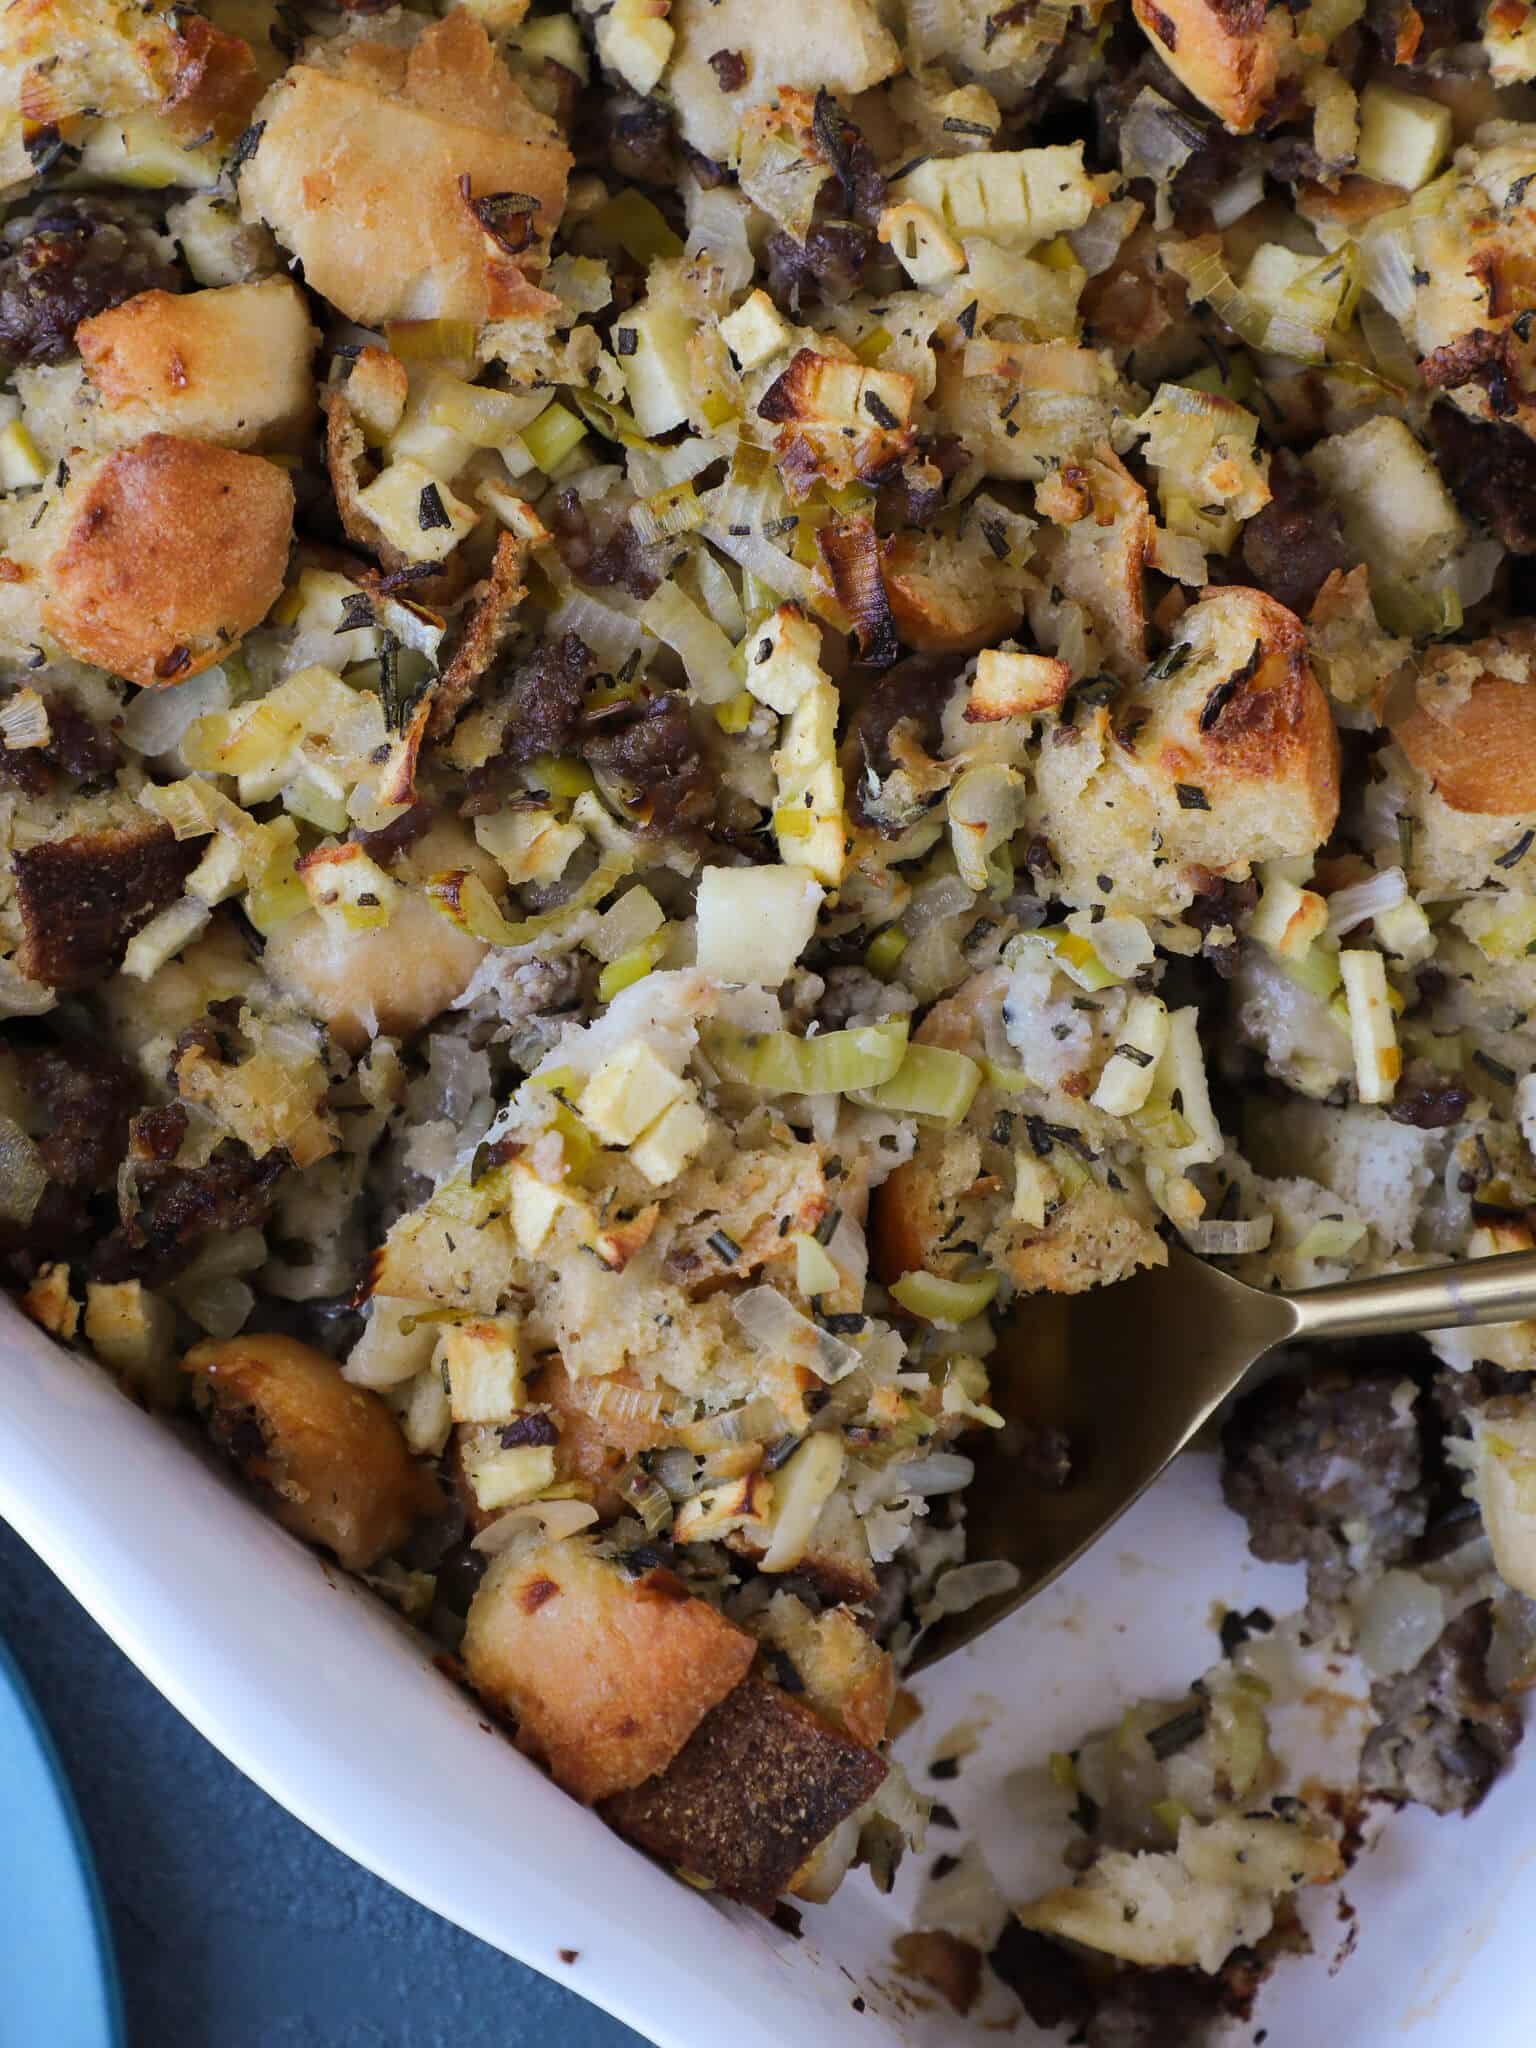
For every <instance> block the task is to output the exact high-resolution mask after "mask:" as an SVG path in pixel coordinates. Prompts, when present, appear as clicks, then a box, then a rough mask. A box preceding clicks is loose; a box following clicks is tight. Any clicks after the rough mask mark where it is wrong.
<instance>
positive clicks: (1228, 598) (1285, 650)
mask: <svg viewBox="0 0 1536 2048" xmlns="http://www.w3.org/2000/svg"><path fill="white" fill-rule="evenodd" d="M1200 602H1201V604H1202V605H1205V604H1215V605H1219V608H1220V624H1219V628H1218V634H1219V644H1233V643H1236V642H1239V641H1243V642H1248V643H1249V644H1251V646H1252V648H1253V650H1254V652H1255V654H1256V655H1257V657H1258V659H1257V664H1256V666H1254V667H1253V668H1252V669H1251V670H1250V671H1249V673H1248V674H1246V675H1241V674H1239V675H1238V680H1237V681H1236V683H1235V687H1233V688H1231V689H1229V690H1227V689H1225V688H1224V695H1223V697H1222V699H1221V701H1220V703H1219V704H1214V705H1213V703H1212V699H1211V696H1210V695H1209V694H1207V693H1206V692H1205V691H1204V690H1203V689H1202V688H1201V687H1200V686H1199V684H1198V683H1197V682H1196V680H1195V668H1194V665H1193V664H1191V665H1190V671H1189V674H1190V681H1189V683H1188V684H1183V683H1180V682H1179V681H1177V680H1176V681H1175V683H1174V687H1173V688H1172V689H1171V690H1169V691H1168V692H1167V696H1166V699H1165V709H1164V711H1163V715H1162V717H1161V718H1160V720H1159V724H1160V726H1161V733H1160V736H1159V741H1158V744H1157V746H1156V748H1155V749H1154V750H1153V753H1152V760H1153V763H1154V767H1155V769H1156V770H1158V771H1161V773H1162V774H1163V775H1165V776H1166V778H1167V780H1168V781H1169V782H1171V783H1175V784H1178V783H1184V784H1196V785H1199V786H1200V787H1202V788H1203V789H1204V790H1205V791H1206V794H1207V795H1208V796H1209V797H1210V798H1211V799H1212V801H1213V804H1214V803H1215V801H1216V799H1218V798H1220V797H1229V798H1232V797H1239V796H1241V795H1244V794H1246V793H1248V792H1251V791H1252V790H1253V789H1255V788H1263V787H1264V786H1265V785H1284V788H1285V790H1286V792H1287V794H1286V799H1285V800H1286V802H1287V803H1288V804H1292V805H1300V806H1301V807H1302V810H1303V811H1304V813H1305V815H1306V817H1307V819H1308V820H1309V821H1310V828H1311V829H1312V831H1313V832H1314V834H1315V838H1314V844H1317V845H1320V844H1321V843H1322V841H1323V840H1324V839H1326V838H1327V836H1328V834H1329V833H1330V832H1331V831H1332V830H1333V826H1334V821H1335V820H1336V818H1337V817H1338V811H1339V736H1338V731H1337V729H1336V727H1335V726H1334V723H1333V716H1332V713H1331V712H1330V710H1329V708H1328V699H1327V698H1326V697H1325V696H1324V694H1323V691H1322V688H1321V686H1320V685H1319V683H1318V681H1317V678H1316V676H1315V675H1314V674H1313V673H1312V665H1311V662H1310V660H1309V658H1308V654H1307V634H1306V628H1305V627H1304V626H1303V625H1302V623H1301V621H1300V620H1299V619H1298V618H1297V617H1296V615H1295V613H1294V612H1290V611H1287V610H1286V608H1285V606H1284V605H1283V604H1279V603H1277V602H1276V601H1275V599H1274V598H1272V597H1269V596H1267V595H1266V594H1265V593H1264V592H1263V591H1261V590H1245V589H1242V588H1238V587H1235V586H1232V585H1227V586H1219V585H1215V584H1212V585H1209V586H1208V587H1207V588H1206V589H1204V590H1202V591H1201V593H1200ZM1195 617H1196V613H1195V612H1193V611H1191V612H1190V613H1187V614H1186V615H1185V618H1186V625H1191V624H1192V623H1193V621H1194V619H1195Z"/></svg>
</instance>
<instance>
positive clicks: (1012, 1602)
mask: <svg viewBox="0 0 1536 2048" xmlns="http://www.w3.org/2000/svg"><path fill="white" fill-rule="evenodd" d="M1531 1315H1536V1252H1511V1253H1509V1254H1507V1255H1505V1256H1502V1257H1499V1258H1491V1259H1474V1260H1472V1261H1470V1262H1469V1263H1467V1264H1465V1265H1459V1266H1433V1267H1429V1268H1426V1269H1425V1270H1424V1271H1422V1272H1415V1273H1389V1274H1385V1275H1383V1276H1382V1277H1381V1278H1379V1279H1374V1280H1349V1281H1345V1282H1344V1283H1343V1284H1342V1285H1341V1286H1337V1287H1318V1288H1313V1289H1311V1290H1309V1291H1308V1292H1306V1293H1303V1294H1266V1293H1263V1292H1261V1290H1260V1289H1259V1288H1257V1287H1249V1286H1248V1285H1247V1284H1246V1283H1245V1282H1243V1281H1241V1280H1234V1279H1233V1277H1232V1275H1231V1274H1230V1273H1224V1272H1222V1271H1221V1270H1220V1269H1219V1268H1218V1267H1216V1266H1212V1265H1207V1264H1206V1263H1205V1261H1204V1260H1203V1259H1197V1258H1195V1257H1194V1256H1193V1254H1191V1253H1189V1252H1186V1251H1183V1250H1181V1249H1178V1248H1173V1249H1170V1251H1169V1254H1168V1263H1167V1265H1166V1266H1161V1267H1156V1268H1152V1269H1149V1270H1147V1271H1144V1272H1141V1273H1137V1274H1135V1275H1134V1276H1133V1277H1132V1278H1131V1279H1129V1280H1122V1281H1120V1282H1118V1283H1117V1284H1116V1285H1115V1286H1113V1287H1101V1288H1096V1289H1094V1290H1093V1291H1092V1292H1090V1293H1087V1294H1074V1295H1036V1296H1031V1297H1028V1298H1027V1299H1025V1300H1024V1301H1023V1302H1021V1304H1020V1306H1019V1309H1018V1312H1017V1314H1016V1315H1015V1317H1014V1319H1013V1321H1012V1323H1011V1324H1010V1325H1009V1326H1008V1327H1007V1329H1005V1331H1004V1333H1003V1339H1002V1342H1001V1344H1000V1345H999V1346H998V1349H997V1351H996V1352H995V1353H994V1354H993V1356H992V1357H991V1358H990V1359H989V1360H988V1365H989V1368H990V1370H991V1373H992V1400H993V1403H994V1405H995V1406H996V1407H997V1408H999V1409H1000V1410H1001V1411H1002V1413H1003V1414H1004V1415H1006V1416H1008V1417H1009V1419H1010V1422H1017V1423H1027V1424H1036V1425H1038V1424H1049V1425H1054V1426H1055V1427H1056V1428H1058V1429H1061V1430H1063V1431H1065V1433H1066V1436H1067V1440H1068V1444H1069V1446H1070V1450H1071V1458H1072V1467H1071V1476H1070V1478H1069V1479H1068V1482H1067V1484H1066V1485H1065V1486H1064V1487H1062V1488H1061V1490H1060V1491H1059V1492H1050V1491H1046V1490H1044V1489H1042V1488H1037V1487H1034V1486H1031V1485H1029V1484H1028V1482H1027V1480H1026V1479H1025V1478H1024V1476H1023V1473H1022V1471H1021V1468H1020V1466H1019V1463H1018V1450H1017V1438H1016V1437H1015V1443H1014V1447H1013V1448H1012V1449H1010V1443H1009V1439H1010V1436H1011V1435H1013V1434H1014V1432H1013V1431H1011V1430H1010V1429H1003V1430H1000V1431H996V1432H989V1433H988V1438H987V1441H986V1442H984V1443H980V1444H977V1445H976V1447H975V1448H974V1449H973V1448H972V1444H971V1442H969V1441H968V1442H967V1445H966V1449H967V1451H968V1452H969V1454H970V1455H971V1456H973V1457H974V1459H975V1462H976V1476H975V1478H974V1480H973V1481H972V1482H971V1484H970V1485H969V1486H968V1487H967V1488H966V1491H965V1501H966V1531H967V1536H966V1555H967V1557H969V1558H974V1559H982V1558H1005V1559H1007V1561H1008V1562H1009V1563H1010V1564H1014V1565H1017V1567H1018V1570H1019V1581H1018V1584H1017V1585H1016V1586H1014V1587H1013V1588H1012V1589H1011V1590H1009V1591H1008V1592H1004V1593H997V1594H994V1595H993V1596H992V1597H991V1598H990V1599H987V1600H983V1601H981V1602H979V1603H978V1604H977V1605H976V1606H975V1607H971V1608H968V1609H967V1610H966V1611H965V1612H964V1613H963V1614H952V1615H945V1616H942V1617H941V1618H940V1619H939V1620H938V1621H937V1622H935V1623H934V1625H933V1626H932V1627H931V1628H930V1629H928V1631H927V1632H926V1633H925V1634H924V1636H923V1638H922V1640H921V1642H920V1643H919V1644H918V1647H917V1652H916V1654H915V1656H914V1657H913V1659H912V1668H913V1669H914V1670H922V1669H923V1668H924V1667H925V1666H926V1665H929V1664H932V1663H935V1662H936V1661H937V1660H938V1659H939V1658H940V1657H943V1656H946V1655H947V1654H948V1653H949V1652H950V1651H951V1650H955V1649H958V1648H959V1647H960V1645H961V1644H962V1643H969V1642H973V1641H974V1640H975V1638H976V1637H977V1636H979V1635H981V1634H982V1633H983V1632H984V1631H985V1630H987V1629H989V1628H990V1627H991V1626H992V1624H993V1623H994V1622H995V1621H999V1620H1001V1619H1002V1617H1003V1616H1004V1615H1005V1614H1011V1613H1012V1612H1013V1610H1014V1609H1015V1608H1016V1607H1021V1606H1022V1605H1023V1604H1024V1602H1025V1601H1026V1600H1029V1599H1032V1598H1033V1597H1034V1595H1035V1594H1036V1593H1038V1592H1039V1591H1040V1590H1041V1588H1042V1587H1044V1586H1048V1585H1049V1584H1050V1583H1051V1581H1052V1579H1054V1578H1056V1577H1057V1576H1058V1574H1059V1573H1061V1572H1063V1571H1065V1570H1066V1568H1067V1566H1068V1565H1069V1564H1071V1563H1072V1561H1073V1559H1074V1558H1077V1557H1081V1555H1082V1554H1083V1552H1084V1551H1085V1550H1087V1549H1088V1547H1089V1546H1090V1544H1093V1543H1096V1542H1097V1541H1098V1539H1099V1538H1100V1537H1101V1536H1102V1535H1103V1534H1104V1532H1105V1530H1106V1529H1108V1528H1109V1527H1110V1525H1111V1524H1112V1523H1113V1522H1115V1521H1117V1520H1118V1519H1119V1517H1120V1516H1121V1515H1123V1514H1124V1513H1125V1510H1126V1509H1127V1508H1128V1507H1129V1506H1130V1505H1131V1503H1132V1501H1134V1500H1136V1499H1137V1498H1138V1497H1139V1495H1141V1494H1142V1493H1144V1492H1145V1490H1146V1489H1147V1487H1149V1486H1150V1485H1151V1483H1152V1481H1153V1480H1154V1479H1156V1477H1157V1476H1158V1474H1159V1473H1160V1472H1161V1471H1163V1470H1164V1468H1165V1467H1166V1466H1167V1465H1168V1464H1170V1463H1171V1461H1172V1460H1173V1459H1174V1458H1176V1457H1177V1456H1178V1454H1179V1452H1180V1451H1182V1450H1183V1449H1184V1448H1185V1446H1186V1445H1187V1444H1188V1443H1189V1442H1190V1441H1191V1440H1192V1438H1194V1436H1195V1435H1196V1434H1197V1433H1198V1432H1199V1431H1200V1430H1201V1429H1202V1428H1203V1427H1204V1425H1205V1424H1206V1423H1207V1422H1208V1421H1209V1420H1210V1418H1211V1417H1212V1416H1213V1415H1214V1414H1215V1413H1216V1411H1217V1409H1218V1408H1220V1406H1221V1404H1222V1403H1223V1402H1224V1401H1226V1400H1227V1399H1229V1398H1230V1397H1231V1396H1232V1395H1233V1394H1235V1393H1236V1392H1237V1391H1238V1389H1239V1388H1240V1387H1241V1386H1242V1385H1243V1383H1244V1381H1245V1380H1247V1379H1248V1377H1249V1375H1250V1374H1252V1373H1253V1372H1254V1370H1255V1368H1256V1367H1257V1366H1258V1365H1259V1363H1260V1361H1261V1360H1262V1359H1263V1358H1264V1357H1265V1356H1266V1355H1267V1354H1268V1353H1269V1352H1270V1351H1272V1350H1273V1349H1274V1348H1275V1346H1276V1345H1277V1344H1286V1343H1290V1342H1293V1341H1296V1340H1300V1339H1305V1340H1307V1341H1308V1342H1310V1341H1312V1340H1314V1339H1318V1340H1320V1339H1324V1338H1331V1337H1381V1336H1392V1335H1401V1334H1403V1333H1406V1332H1413V1331H1422V1330H1445V1329H1451V1328H1453V1327H1456V1326H1457V1325H1463V1324H1469V1323H1502V1322H1516V1321H1519V1320H1520V1319H1521V1318H1522V1317H1525V1316H1531Z"/></svg>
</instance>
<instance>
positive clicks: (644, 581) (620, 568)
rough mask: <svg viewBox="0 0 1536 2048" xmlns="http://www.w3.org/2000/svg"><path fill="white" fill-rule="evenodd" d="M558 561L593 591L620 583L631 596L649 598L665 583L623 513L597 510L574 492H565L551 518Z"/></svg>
mask: <svg viewBox="0 0 1536 2048" xmlns="http://www.w3.org/2000/svg"><path fill="white" fill-rule="evenodd" d="M549 528H550V532H551V533H552V534H553V535H554V539H555V547H556V548H557V550H558V551H559V555H560V559H561V561H562V562H563V563H564V564H565V566H566V568H567V569H569V571H570V572H571V574H572V575H573V576H574V577H575V578H576V580H577V582H578V583H585V584H588V585H589V586H591V587H592V588H593V589H599V590H600V589H604V588H607V587H608V586H610V585H612V584H618V585H619V586H620V587H621V588H622V589H624V590H627V591H628V592H629V594H630V596H631V597H649V596H650V595H651V592H652V591H653V590H654V589H655V588H656V586H657V584H658V583H659V582H660V581H661V578H660V576H659V575H658V574H657V571H656V568H655V566H654V564H653V562H652V559H651V550H650V549H649V548H648V547H647V546H646V545H645V543H644V541H642V540H641V538H640V536H639V534H638V533H636V531H635V529H634V527H633V526H632V525H631V524H630V522H629V520H628V519H627V518H625V517H624V516H623V515H622V514H617V513H610V512H604V511H603V510H602V508H601V507H598V508H597V509H596V510H595V511H594V509H593V508H592V507H590V506H588V505H587V504H586V503H585V501H584V500H583V499H582V498H581V496H580V495H579V494H578V493H577V492H576V491H561V492H560V494H559V496H558V497H557V498H556V499H555V502H554V506H553V509H552V512H551V514H550V520H549Z"/></svg>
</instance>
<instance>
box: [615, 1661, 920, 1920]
mask: <svg viewBox="0 0 1536 2048" xmlns="http://www.w3.org/2000/svg"><path fill="white" fill-rule="evenodd" d="M886 1770H887V1766H886V1763H885V1760H884V1758H883V1757H881V1756H879V1755H878V1754H877V1753H876V1752H875V1751H874V1750H873V1749H867V1748H866V1747H865V1746H864V1745H863V1744H862V1743H859V1742H855V1741H853V1739H852V1738H851V1737H850V1736H847V1735H844V1734H843V1733H842V1732H841V1731H840V1730H838V1729H836V1728H834V1727H833V1726H832V1725H831V1724H830V1722H827V1721H824V1720H823V1719H822V1718H821V1716H820V1715H819V1714H816V1713H813V1712H812V1710H811V1709H810V1708H809V1707H807V1706H804V1705H802V1704H801V1702H800V1701H799V1700H798V1699H794V1698H792V1697H791V1696H790V1694H788V1693H787V1692H785V1691H784V1690H783V1689H782V1687H780V1686H776V1685H768V1684H765V1683H763V1682H762V1681H761V1680H756V1679H754V1680H752V1681H751V1682H749V1683H748V1684H746V1685H741V1686H738V1687H737V1688H736V1690H735V1691H734V1692H733V1693H731V1694H730V1695H729V1697H728V1698H727V1699H725V1700H724V1701H723V1702H722V1703H721V1704H720V1705H719V1706H717V1707H716V1708H715V1710H714V1712H713V1713H712V1714H709V1715H707V1716H706V1717H705V1718H704V1719H703V1720H702V1721H701V1722H700V1723H699V1726H698V1728H697V1729H696V1731H695V1732H694V1734H693V1736H692V1738H691V1740H690V1741H689V1742H688V1744H687V1746H686V1747H685V1748H684V1749H683V1750H682V1751H681V1752H680V1754H679V1755H678V1756H677V1757H676V1758H675V1759H674V1760H673V1761H672V1763H671V1764H670V1766H669V1767H668V1768H667V1769H666V1770H665V1771H663V1772H662V1774H661V1775H660V1776H659V1777H654V1778H652V1779H651V1781H650V1783H649V1784H642V1785H639V1786H638V1787H636V1788H634V1789H632V1790H628V1791H625V1792H622V1793H620V1795H619V1796H618V1797H617V1798H612V1799H608V1800H606V1801H605V1802H604V1805H603V1818H604V1819H605V1820H607V1821H610V1822H611V1823H612V1824H613V1826H614V1827H616V1828H617V1829H618V1830H619V1832H620V1834H623V1835H627V1836H628V1837H629V1839H630V1840H631V1841H632V1842H634V1843H635V1844H636V1845H637V1846H638V1847H639V1848H642V1849H644V1850H646V1851H647V1852H648V1853H649V1854H650V1855H652V1856H659V1857H660V1858H661V1859H662V1860H663V1861H664V1862H667V1863H671V1864H674V1865H675V1866H676V1867H677V1868H678V1869H679V1870H682V1871H685V1872H686V1873H687V1874H688V1875H689V1876H690V1877H695V1878H703V1879H704V1880H706V1881H707V1882H708V1883H709V1884H711V1885H713V1886H714V1888H715V1890H716V1891H719V1892H723V1893H724V1894H725V1896H726V1897H727V1898H730V1899H740V1900H742V1901H743V1902H744V1903H745V1904H747V1905H750V1906H757V1907H759V1908H760V1909H761V1910H763V1911H765V1912H766V1911H767V1910H768V1908H769V1907H771V1906H772V1904H773V1902H774V1900H775V1899H777V1898H778V1897H779V1896H780V1894H781V1893H783V1892H784V1891H786V1890H788V1888H789V1886H790V1884H791V1883H792V1882H793V1880H794V1877H795V1873H796V1872H797V1871H798V1870H799V1869H800V1867H801V1865H802V1864H803V1863H804V1862H805V1861H806V1859H807V1857H808V1856H809V1855H810V1854H811V1852H812V1850H813V1849H814V1848H815V1847H816V1845H817V1844H818V1843H819V1842H822V1841H824V1840H825V1839H826V1837H827V1836H828V1835H830V1834H831V1833H832V1831H833V1829H834V1828H836V1827H837V1826H839V1824H840V1823H841V1822H843V1821H844V1820H846V1819H847V1818H848V1816H849V1815H850V1814H851V1813H855V1812H857V1811H858V1809H859V1808H860V1807H861V1806H863V1805H864V1804H865V1803H866V1802H867V1801H868V1800H870V1799H872V1798H873V1797H874V1795H875V1794H876V1792H878V1791H879V1789H880V1786H881V1784H882V1783H883V1782H884V1779H885V1776H886Z"/></svg>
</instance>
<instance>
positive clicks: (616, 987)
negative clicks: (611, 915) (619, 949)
mask: <svg viewBox="0 0 1536 2048" xmlns="http://www.w3.org/2000/svg"><path fill="white" fill-rule="evenodd" d="M667 937H668V934H667V931H666V929H665V927H663V929H662V930H661V931H659V932H653V933H652V934H651V936H650V937H649V938H648V939H642V940H641V942H640V944H639V945H638V946H631V948H630V949H629V951H628V952H627V953H621V954H620V955H619V957H618V959H617V960H610V961H609V962H608V965H607V966H606V967H605V968H604V969H603V971H602V973H601V974H600V975H599V976H598V977H597V999H598V1001H599V1002H601V1003H611V1002H612V1001H613V999H614V997H615V996H616V995H618V994H619V993H620V991H621V990H623V989H626V988H629V987H630V986H631V984H632V983H634V982H637V981H641V980H643V979H644V978H645V976H646V975H647V974H649V973H650V971H651V969H652V968H653V967H654V966H655V965H656V963H657V961H658V960H659V959H660V958H661V956H662V954H663V953H664V952H665V951H666V947H667Z"/></svg>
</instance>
